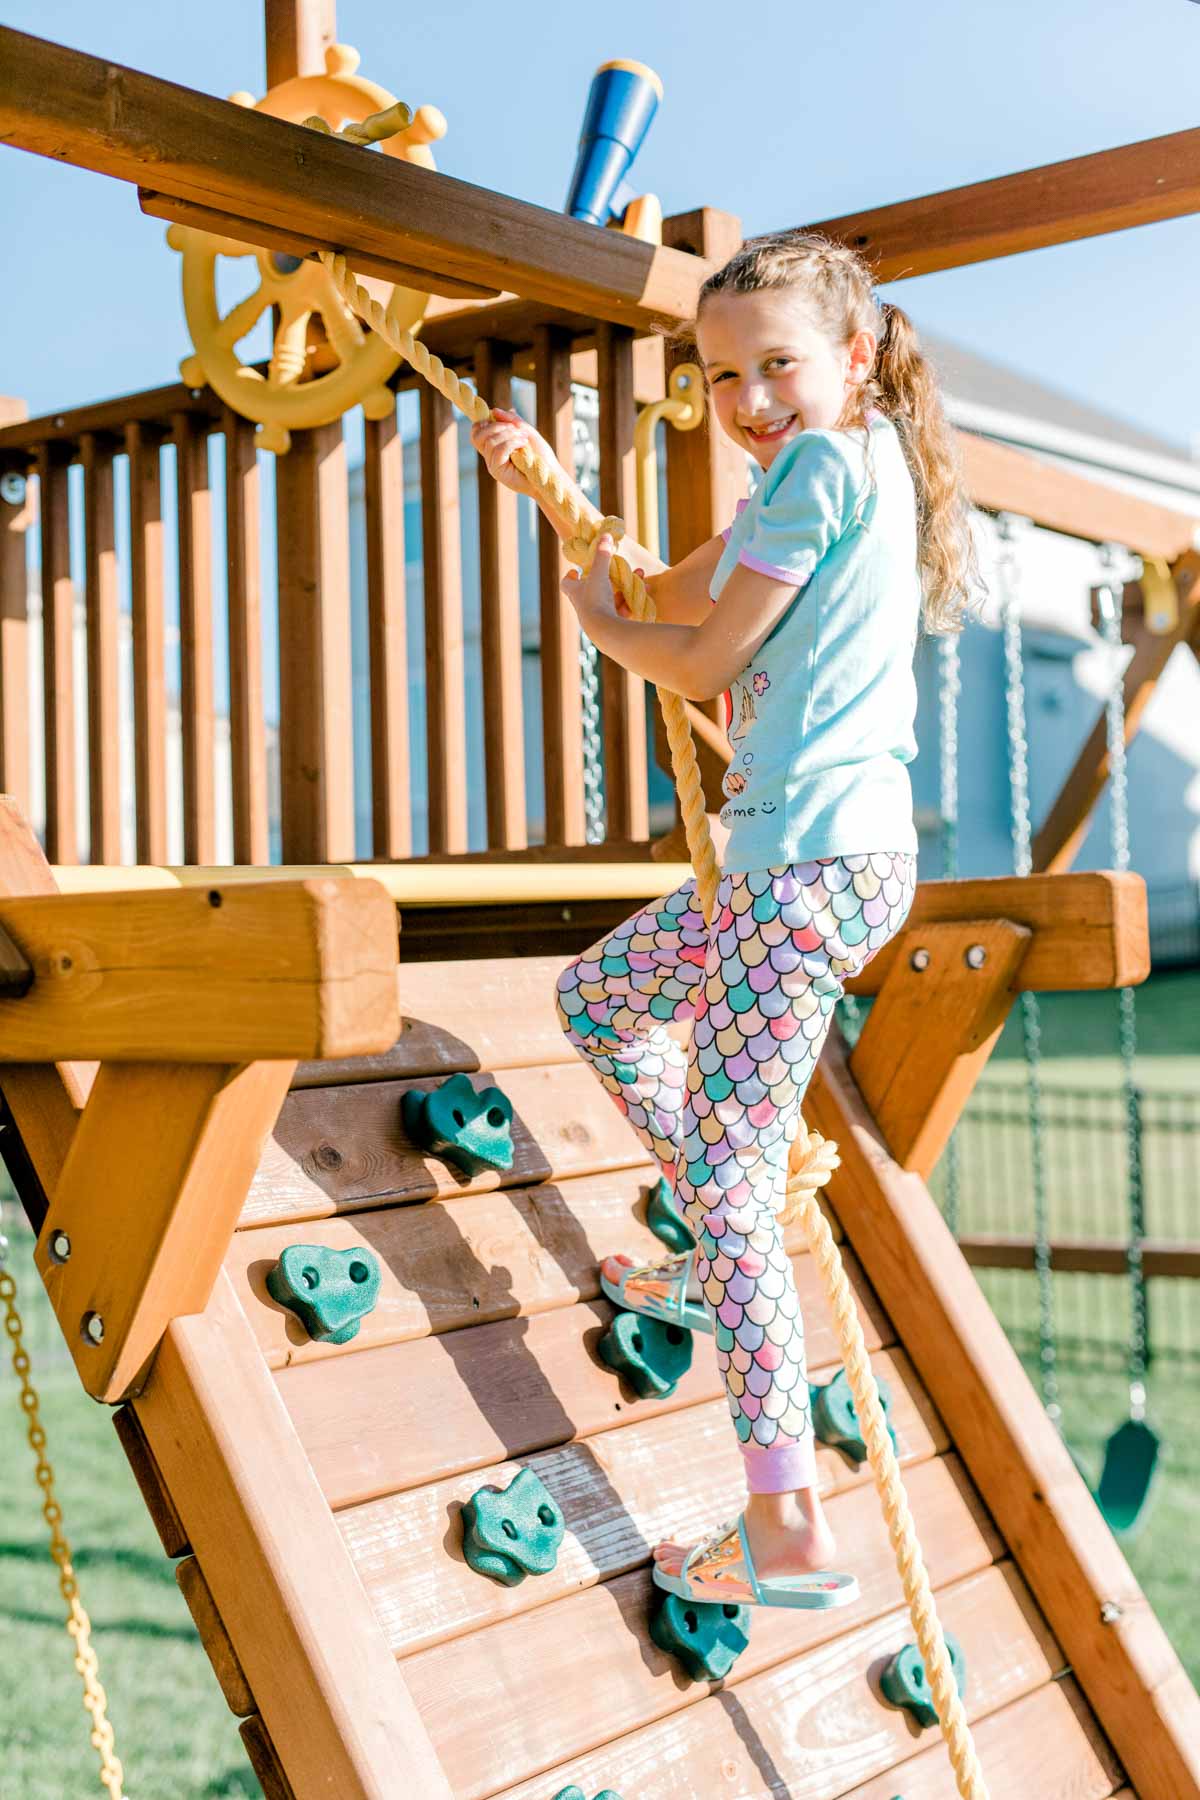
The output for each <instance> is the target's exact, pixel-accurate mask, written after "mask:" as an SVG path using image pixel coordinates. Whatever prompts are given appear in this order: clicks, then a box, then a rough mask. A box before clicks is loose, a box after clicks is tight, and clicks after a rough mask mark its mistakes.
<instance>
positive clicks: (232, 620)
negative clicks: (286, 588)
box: [224, 407, 270, 863]
mask: <svg viewBox="0 0 1200 1800" xmlns="http://www.w3.org/2000/svg"><path fill="white" fill-rule="evenodd" d="M224 436H225V577H226V594H227V597H228V608H229V758H230V768H231V774H232V789H233V793H232V799H233V859H234V861H235V862H238V863H265V862H267V861H268V860H269V857H270V848H269V831H268V825H269V821H268V814H267V743H266V719H265V716H264V713H263V672H262V653H263V644H262V570H261V553H260V545H259V504H260V502H259V483H258V456H257V452H256V450H255V433H254V426H253V425H252V423H251V422H250V420H249V419H243V418H239V416H238V415H237V413H235V412H234V411H233V410H232V408H230V407H226V409H225V413H224Z"/></svg>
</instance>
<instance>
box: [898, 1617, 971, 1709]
mask: <svg viewBox="0 0 1200 1800" xmlns="http://www.w3.org/2000/svg"><path fill="white" fill-rule="evenodd" d="M946 1648H947V1650H948V1651H949V1652H950V1667H951V1668H952V1669H953V1670H954V1682H955V1686H956V1687H957V1688H958V1691H959V1694H960V1696H961V1695H963V1694H965V1693H966V1691H967V1659H966V1657H965V1656H964V1655H963V1653H962V1645H961V1644H960V1643H959V1641H958V1639H957V1638H956V1637H953V1636H951V1634H950V1632H947V1633H946ZM879 1686H880V1688H881V1690H882V1692H883V1697H884V1699H885V1700H890V1701H891V1703H892V1705H893V1706H904V1707H907V1708H908V1710H909V1712H911V1714H912V1716H913V1718H914V1719H915V1720H916V1722H917V1724H918V1725H936V1724H937V1722H938V1716H937V1709H936V1707H935V1706H934V1704H933V1698H932V1694H931V1692H930V1687H929V1677H928V1676H927V1675H926V1673H925V1664H924V1663H923V1662H922V1661H921V1652H920V1651H919V1650H918V1649H917V1646H916V1645H915V1644H905V1646H904V1648H903V1650H899V1651H897V1653H896V1655H895V1656H893V1658H892V1660H891V1662H890V1663H889V1664H888V1666H887V1668H886V1669H885V1670H884V1671H883V1674H882V1675H881V1676H880V1677H879Z"/></svg>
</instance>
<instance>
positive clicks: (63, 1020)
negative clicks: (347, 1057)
mask: <svg viewBox="0 0 1200 1800" xmlns="http://www.w3.org/2000/svg"><path fill="white" fill-rule="evenodd" d="M0 924H2V925H3V926H4V929H5V930H6V931H8V932H9V934H10V936H11V937H12V938H13V940H14V942H15V943H17V944H18V945H19V946H20V948H21V949H22V951H23V952H24V953H25V955H26V957H27V958H28V959H29V961H30V962H31V964H32V965H33V967H34V969H35V971H36V976H37V979H36V980H35V982H34V985H33V987H32V988H31V989H30V991H29V993H28V994H27V995H26V996H25V998H24V999H22V1000H0V1059H2V1060H3V1061H5V1062H23V1061H24V1062H45V1061H53V1060H55V1059H59V1060H62V1059H64V1058H70V1057H73V1056H74V1057H99V1058H104V1057H112V1058H115V1059H117V1060H118V1061H121V1062H154V1061H156V1060H159V1059H163V1058H166V1059H168V1060H180V1059H182V1058H186V1059H187V1060H188V1061H189V1062H215V1063H221V1062H238V1061H249V1060H251V1059H253V1058H255V1057H265V1058H271V1057H282V1058H285V1059H291V1058H295V1057H296V1056H300V1055H308V1056H312V1055H314V1054H317V1055H320V1054H321V1053H322V1051H323V1050H329V1051H331V1052H333V1053H334V1054H337V1055H344V1054H347V1053H352V1052H354V1051H355V1050H357V1049H359V1048H361V1049H363V1050H367V1051H370V1050H375V1049H378V1048H380V1047H381V1046H383V1045H386V1044H387V1043H389V1042H390V1041H391V1040H392V1039H393V1038H394V1037H395V1033H396V1027H397V1012H396V977H395V926H394V914H393V912H392V908H391V906H390V904H389V903H388V900H387V896H386V895H385V894H384V893H383V891H382V889H380V888H378V887H376V886H374V885H373V884H370V883H366V882H357V881H356V882H330V881H319V880H318V881H311V882H299V883H296V884H295V885H292V884H290V883H289V884H285V885H282V886H281V885H280V884H279V883H277V882H271V883H263V884H261V885H257V886H253V885H245V886H237V885H234V886H232V887H230V888H229V889H220V888H210V889H208V890H207V891H206V890H204V889H201V888H198V889H189V890H186V891H183V892H163V893H156V892H154V891H150V892H146V893H138V894H124V895H122V894H93V895H71V894H57V895H51V896H48V897H45V898H36V899H5V900H0Z"/></svg>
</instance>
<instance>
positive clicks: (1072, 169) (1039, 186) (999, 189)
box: [807, 130, 1200, 281]
mask: <svg viewBox="0 0 1200 1800" xmlns="http://www.w3.org/2000/svg"><path fill="white" fill-rule="evenodd" d="M1197 211H1200V130H1192V131H1176V132H1173V133H1171V134H1170V135H1169V136H1166V137H1157V138H1143V139H1142V140H1141V141H1140V142H1139V143H1135V144H1122V145H1121V146H1120V147H1119V148H1117V149H1113V150H1099V151H1096V152H1094V153H1093V154H1092V155H1090V156H1072V157H1069V158H1068V159H1067V160H1066V161H1064V162H1057V163H1045V164H1043V165H1042V167H1041V168H1038V169H1023V170H1021V171H1020V173H1019V174H1016V175H999V176H996V177H995V178H994V179H993V180H991V181H975V182H971V183H970V184H969V185H968V186H966V187H959V188H947V189H946V190H944V191H943V192H942V193H939V194H924V195H922V196H921V198H920V199H918V200H902V201H899V202H897V203H895V204H893V205H891V206H876V207H872V208H870V210H868V211H866V212H859V213H847V214H844V215H843V216H842V217H841V218H839V219H824V220H822V221H821V223H820V224H819V225H812V226H809V227H807V229H809V230H812V231H821V232H824V233H825V234H826V235H827V236H828V237H832V238H836V239H838V240H839V242H841V243H845V244H850V245H852V246H853V248H854V249H856V250H859V251H861V253H862V254H863V255H864V256H865V257H866V258H867V259H868V261H869V262H870V263H871V265H872V268H873V270H874V273H875V279H876V280H877V281H900V280H903V278H904V277H905V276H907V275H930V274H932V273H933V272H934V271H935V270H937V269H959V268H962V267H963V266H964V265H965V264H967V263H977V262H986V261H988V260H989V259H990V258H992V257H997V256H1015V255H1017V254H1019V253H1020V252H1021V251H1023V250H1040V249H1042V248H1043V247H1044V246H1045V245H1047V244H1069V243H1074V242H1076V241H1077V240H1078V239H1079V238H1088V237H1098V236H1100V235H1101V234H1102V233H1104V232H1108V231H1127V230H1129V229H1130V228H1131V227H1132V226H1135V225H1150V224H1152V223H1153V222H1154V221H1155V220H1158V219H1179V218H1183V217H1185V216H1186V215H1187V214H1189V213H1194V212H1197Z"/></svg>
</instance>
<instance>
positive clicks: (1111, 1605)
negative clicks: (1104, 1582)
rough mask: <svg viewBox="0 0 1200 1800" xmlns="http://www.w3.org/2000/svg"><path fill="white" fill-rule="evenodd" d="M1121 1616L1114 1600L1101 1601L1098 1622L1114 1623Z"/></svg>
mask: <svg viewBox="0 0 1200 1800" xmlns="http://www.w3.org/2000/svg"><path fill="white" fill-rule="evenodd" d="M1122 1617H1123V1614H1122V1612H1121V1608H1120V1607H1119V1606H1118V1605H1117V1603H1116V1601H1115V1600H1105V1601H1104V1602H1103V1603H1102V1605H1101V1607H1100V1623H1101V1624H1102V1625H1115V1624H1116V1622H1117V1620H1118V1619H1119V1618H1122Z"/></svg>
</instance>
